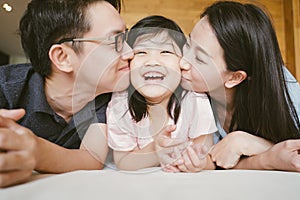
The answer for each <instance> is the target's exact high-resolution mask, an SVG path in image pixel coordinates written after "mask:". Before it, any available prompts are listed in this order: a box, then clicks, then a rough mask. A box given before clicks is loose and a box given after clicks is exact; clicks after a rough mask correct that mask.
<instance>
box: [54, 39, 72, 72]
mask: <svg viewBox="0 0 300 200" xmlns="http://www.w3.org/2000/svg"><path fill="white" fill-rule="evenodd" d="M70 53H72V52H71V48H70V47H67V46H65V45H62V44H54V45H52V46H51V48H50V50H49V58H50V60H51V61H52V63H53V64H54V66H56V68H57V69H58V70H60V71H63V72H65V73H70V72H72V71H73V67H72V62H71V59H70V58H71V56H70Z"/></svg>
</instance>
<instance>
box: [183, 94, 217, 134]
mask: <svg viewBox="0 0 300 200" xmlns="http://www.w3.org/2000/svg"><path fill="white" fill-rule="evenodd" d="M186 97H187V99H186V100H185V103H186V105H185V107H188V109H187V110H189V112H190V123H189V126H190V127H189V135H188V136H189V137H190V138H196V137H199V136H200V135H205V134H210V133H214V132H216V131H217V127H216V123H215V118H214V114H213V111H212V108H211V104H210V101H209V99H208V97H207V95H206V94H203V93H201V94H200V93H195V92H188V94H187V96H186ZM183 109H185V108H183Z"/></svg>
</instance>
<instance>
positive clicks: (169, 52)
mask: <svg viewBox="0 0 300 200" xmlns="http://www.w3.org/2000/svg"><path fill="white" fill-rule="evenodd" d="M160 53H162V54H174V52H171V51H168V50H164V51H161V52H160Z"/></svg>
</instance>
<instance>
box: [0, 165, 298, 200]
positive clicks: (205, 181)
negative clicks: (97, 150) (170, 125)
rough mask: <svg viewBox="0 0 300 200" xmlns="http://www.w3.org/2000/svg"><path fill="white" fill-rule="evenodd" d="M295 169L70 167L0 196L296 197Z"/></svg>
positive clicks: (143, 199) (29, 199)
mask: <svg viewBox="0 0 300 200" xmlns="http://www.w3.org/2000/svg"><path fill="white" fill-rule="evenodd" d="M299 188H300V173H292V172H279V171H250V170H214V171H212V170H208V171H203V172H200V173H173V174H172V173H165V172H162V171H161V170H160V169H159V168H152V169H151V170H149V169H148V170H147V171H145V172H143V171H141V172H136V173H127V172H121V171H115V170H110V169H106V170H99V171H75V172H70V173H66V174H60V175H53V176H49V177H46V178H42V179H38V180H34V181H32V182H29V183H26V184H22V185H18V186H14V187H10V188H5V189H0V199H1V200H15V199H16V200H22V199H24V200H25V199H26V200H48V199H49V200H50V199H51V200H53V199H55V200H58V199H63V200H67V199H72V200H87V199H88V200H89V199H105V200H106V199H109V200H111V199H117V200H121V199H126V200H127V199H130V200H132V199H138V200H148V199H149V200H150V199H151V200H152V199H166V200H167V199H170V200H177V199H178V200H179V199H180V200H186V199H199V200H206V199H209V200H214V199H218V200H227V199H228V200H235V199H236V200H247V199H249V200H260V199H261V200H269V199H272V200H277V199H278V200H279V199H280V200H286V199H288V200H299V199H300V192H299Z"/></svg>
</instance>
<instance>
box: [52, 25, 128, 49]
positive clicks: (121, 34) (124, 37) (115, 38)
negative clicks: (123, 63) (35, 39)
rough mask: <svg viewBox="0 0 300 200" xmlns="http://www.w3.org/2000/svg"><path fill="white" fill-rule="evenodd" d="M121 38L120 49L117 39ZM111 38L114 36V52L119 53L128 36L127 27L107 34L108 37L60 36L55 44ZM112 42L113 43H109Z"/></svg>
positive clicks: (101, 40)
mask: <svg viewBox="0 0 300 200" xmlns="http://www.w3.org/2000/svg"><path fill="white" fill-rule="evenodd" d="M120 37H121V38H122V40H121V41H122V43H121V44H122V45H121V47H120V49H119V48H118V40H119V38H120ZM112 38H114V44H115V50H116V52H118V53H120V52H121V51H122V49H123V47H124V43H125V41H126V40H127V38H128V29H126V30H125V31H123V32H120V33H117V34H115V35H112V36H109V37H91V38H62V39H60V40H59V41H58V42H57V43H56V44H62V43H65V42H104V41H109V40H111V39H112ZM109 44H113V43H109Z"/></svg>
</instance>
